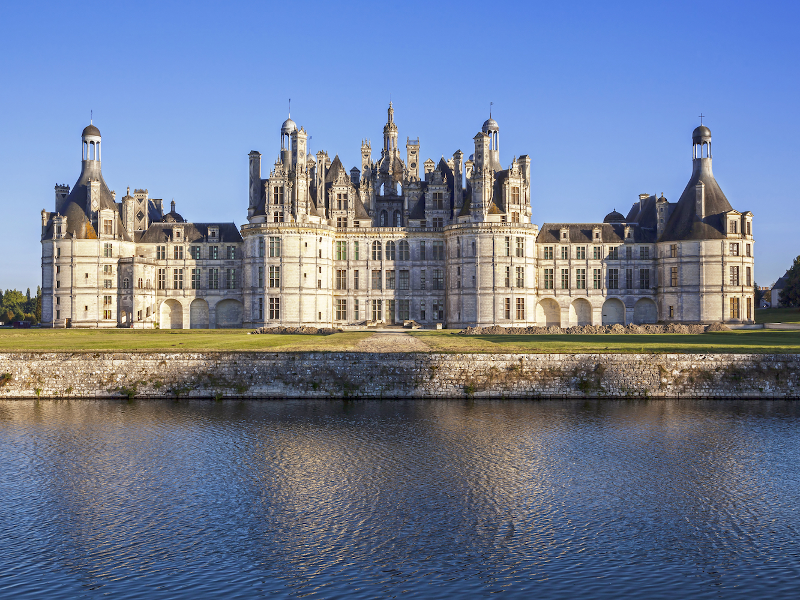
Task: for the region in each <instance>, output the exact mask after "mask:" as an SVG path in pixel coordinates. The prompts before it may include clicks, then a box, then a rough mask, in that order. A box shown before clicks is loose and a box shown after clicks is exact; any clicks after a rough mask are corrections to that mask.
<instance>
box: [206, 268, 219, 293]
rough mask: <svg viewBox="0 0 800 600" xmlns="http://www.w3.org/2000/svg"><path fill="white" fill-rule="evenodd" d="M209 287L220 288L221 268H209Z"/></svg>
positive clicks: (211, 288)
mask: <svg viewBox="0 0 800 600" xmlns="http://www.w3.org/2000/svg"><path fill="white" fill-rule="evenodd" d="M208 289H210V290H218V289H219V269H209V270H208Z"/></svg>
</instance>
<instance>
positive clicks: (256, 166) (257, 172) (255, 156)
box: [247, 150, 262, 217]
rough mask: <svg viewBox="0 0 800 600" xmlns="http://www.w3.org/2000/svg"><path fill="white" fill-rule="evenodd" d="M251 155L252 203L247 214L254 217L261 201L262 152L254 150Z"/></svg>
mask: <svg viewBox="0 0 800 600" xmlns="http://www.w3.org/2000/svg"><path fill="white" fill-rule="evenodd" d="M248 156H249V157H250V203H249V205H248V208H247V216H248V217H252V216H253V215H254V214H255V212H256V209H257V208H258V205H259V204H260V203H261V189H262V185H261V153H260V152H256V151H255V150H253V151H252V152H250V154H249V155H248Z"/></svg>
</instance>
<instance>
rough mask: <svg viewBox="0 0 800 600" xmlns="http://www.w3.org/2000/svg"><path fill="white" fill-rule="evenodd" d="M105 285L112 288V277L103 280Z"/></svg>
mask: <svg viewBox="0 0 800 600" xmlns="http://www.w3.org/2000/svg"><path fill="white" fill-rule="evenodd" d="M103 287H104V288H107V289H110V288H111V280H110V279H104V280H103Z"/></svg>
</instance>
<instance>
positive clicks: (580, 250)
mask: <svg viewBox="0 0 800 600" xmlns="http://www.w3.org/2000/svg"><path fill="white" fill-rule="evenodd" d="M575 258H576V259H578V260H586V246H578V247H577V248H575Z"/></svg>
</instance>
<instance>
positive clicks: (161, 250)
mask: <svg viewBox="0 0 800 600" xmlns="http://www.w3.org/2000/svg"><path fill="white" fill-rule="evenodd" d="M166 259H167V247H166V246H156V260H166Z"/></svg>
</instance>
